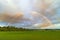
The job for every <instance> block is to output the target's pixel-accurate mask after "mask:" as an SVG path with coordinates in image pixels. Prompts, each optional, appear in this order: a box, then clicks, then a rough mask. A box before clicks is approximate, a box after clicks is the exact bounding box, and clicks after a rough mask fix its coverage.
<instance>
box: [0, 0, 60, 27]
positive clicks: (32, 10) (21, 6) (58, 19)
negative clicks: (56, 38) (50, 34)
mask: <svg viewBox="0 0 60 40" xmlns="http://www.w3.org/2000/svg"><path fill="white" fill-rule="evenodd" d="M46 19H47V20H46ZM45 20H46V22H48V21H49V22H50V21H51V23H52V24H59V23H60V0H0V25H1V26H2V25H3V26H4V25H14V26H21V27H22V26H31V25H35V24H39V25H40V24H41V23H43V22H44V21H45Z"/></svg>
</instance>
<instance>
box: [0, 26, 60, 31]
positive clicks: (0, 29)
mask: <svg viewBox="0 0 60 40" xmlns="http://www.w3.org/2000/svg"><path fill="white" fill-rule="evenodd" d="M0 31H60V29H26V28H17V27H15V26H4V27H1V26H0Z"/></svg>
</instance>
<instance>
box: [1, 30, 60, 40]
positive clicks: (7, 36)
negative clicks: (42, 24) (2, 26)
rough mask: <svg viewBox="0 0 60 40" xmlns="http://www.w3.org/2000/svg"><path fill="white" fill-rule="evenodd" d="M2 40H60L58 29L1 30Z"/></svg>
mask: <svg viewBox="0 0 60 40" xmlns="http://www.w3.org/2000/svg"><path fill="white" fill-rule="evenodd" d="M0 40H60V30H58V31H55V30H54V31H48V30H47V31H10V32H9V31H1V32H0Z"/></svg>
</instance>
